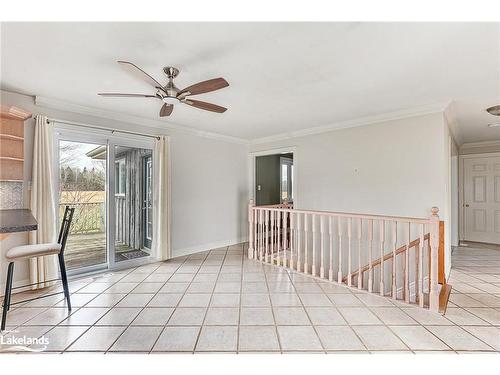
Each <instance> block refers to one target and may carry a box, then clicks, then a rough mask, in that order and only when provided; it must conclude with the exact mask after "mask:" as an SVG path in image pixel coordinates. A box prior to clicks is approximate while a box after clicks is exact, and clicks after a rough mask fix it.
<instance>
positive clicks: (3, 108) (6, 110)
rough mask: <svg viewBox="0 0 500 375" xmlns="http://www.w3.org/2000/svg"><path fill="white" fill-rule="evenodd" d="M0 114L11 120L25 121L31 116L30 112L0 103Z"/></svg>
mask: <svg viewBox="0 0 500 375" xmlns="http://www.w3.org/2000/svg"><path fill="white" fill-rule="evenodd" d="M0 115H1V116H2V117H5V118H10V119H13V120H21V121H26V120H27V119H29V118H31V116H32V115H31V113H29V112H27V111H25V110H24V109H22V108H19V107H15V106H13V105H3V104H2V105H0Z"/></svg>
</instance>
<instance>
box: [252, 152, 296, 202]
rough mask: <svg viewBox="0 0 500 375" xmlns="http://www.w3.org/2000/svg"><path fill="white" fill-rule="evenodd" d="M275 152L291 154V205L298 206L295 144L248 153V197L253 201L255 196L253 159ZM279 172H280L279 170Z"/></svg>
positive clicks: (274, 153) (275, 153)
mask: <svg viewBox="0 0 500 375" xmlns="http://www.w3.org/2000/svg"><path fill="white" fill-rule="evenodd" d="M277 154H293V181H292V191H293V206H294V207H298V202H299V194H298V190H297V181H298V176H299V168H298V166H299V161H298V160H299V152H298V147H297V146H289V147H280V148H270V149H266V150H261V151H252V152H250V153H249V154H248V181H249V182H248V192H249V198H250V199H251V200H253V201H254V203H255V197H256V196H257V194H256V192H255V180H256V176H255V173H256V168H255V159H256V158H257V156H265V155H277ZM280 173H281V172H280Z"/></svg>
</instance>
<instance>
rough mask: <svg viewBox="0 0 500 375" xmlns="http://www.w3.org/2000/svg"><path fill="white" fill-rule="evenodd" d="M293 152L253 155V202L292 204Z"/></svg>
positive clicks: (259, 203)
mask: <svg viewBox="0 0 500 375" xmlns="http://www.w3.org/2000/svg"><path fill="white" fill-rule="evenodd" d="M293 156H294V155H293V152H285V153H276V154H269V155H260V156H256V157H255V186H254V191H255V204H256V205H257V206H264V205H275V204H281V203H284V202H287V203H290V204H293V198H294V191H293V190H294V189H293V187H294V158H293Z"/></svg>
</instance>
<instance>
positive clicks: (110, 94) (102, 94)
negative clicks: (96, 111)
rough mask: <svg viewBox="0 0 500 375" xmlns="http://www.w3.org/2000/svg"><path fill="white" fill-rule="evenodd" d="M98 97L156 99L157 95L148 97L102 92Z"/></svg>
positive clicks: (145, 95) (146, 95)
mask: <svg viewBox="0 0 500 375" xmlns="http://www.w3.org/2000/svg"><path fill="white" fill-rule="evenodd" d="M97 95H100V96H109V97H117V98H156V97H157V96H156V95H148V94H122V93H119V92H100V93H98V94H97Z"/></svg>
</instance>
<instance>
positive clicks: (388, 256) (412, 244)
mask: <svg viewBox="0 0 500 375" xmlns="http://www.w3.org/2000/svg"><path fill="white" fill-rule="evenodd" d="M424 240H429V233H427V234H426V235H425V236H424ZM419 244H420V238H417V239H416V240H413V241H411V242H410V246H409V248H410V249H411V248H412V247H415V246H418V245H419ZM405 251H406V245H403V246H401V247H400V248H398V249H397V250H396V251H395V252H390V253H387V254H386V255H384V262H385V261H386V260H389V259H392V258H393V256H394V254H396V255H399V254H401V253H404V252H405ZM380 259H381V258H378V259H377V260H374V261H373V262H372V267H375V266H378V265H379V264H380ZM369 268H370V266H369V265H366V266H364V267H361V269H359V270H355V271H353V272H352V274H351V276H352V277H354V276H356V275H357V274H358V273H359V272H360V271H361V273H364V272H366V271H368V270H369ZM343 281H344V282H345V281H347V277H344V279H343Z"/></svg>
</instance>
